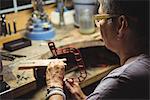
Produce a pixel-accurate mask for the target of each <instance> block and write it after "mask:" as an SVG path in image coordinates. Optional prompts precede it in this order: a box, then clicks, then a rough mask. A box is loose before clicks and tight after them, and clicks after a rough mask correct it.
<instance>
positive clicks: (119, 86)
mask: <svg viewBox="0 0 150 100" xmlns="http://www.w3.org/2000/svg"><path fill="white" fill-rule="evenodd" d="M128 81H129V80H128V78H126V77H120V76H112V77H110V76H109V77H106V78H104V79H103V80H102V81H101V82H100V84H99V85H98V86H97V87H96V89H95V90H94V92H93V93H91V94H90V95H89V96H88V97H87V99H86V100H102V99H107V100H108V99H112V98H119V97H121V96H122V95H123V94H124V93H123V90H125V88H126V86H127V83H128Z"/></svg>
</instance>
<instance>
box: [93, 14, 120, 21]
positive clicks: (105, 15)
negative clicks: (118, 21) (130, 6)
mask: <svg viewBox="0 0 150 100" xmlns="http://www.w3.org/2000/svg"><path fill="white" fill-rule="evenodd" d="M118 16H119V15H110V14H96V15H94V16H93V19H94V20H96V21H100V20H102V19H110V18H113V17H118Z"/></svg>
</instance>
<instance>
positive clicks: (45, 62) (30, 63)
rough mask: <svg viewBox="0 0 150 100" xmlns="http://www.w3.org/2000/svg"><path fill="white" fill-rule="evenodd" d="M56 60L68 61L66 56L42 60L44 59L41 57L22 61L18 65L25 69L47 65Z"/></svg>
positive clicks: (20, 68)
mask: <svg viewBox="0 0 150 100" xmlns="http://www.w3.org/2000/svg"><path fill="white" fill-rule="evenodd" d="M56 60H61V61H66V58H64V59H47V60H42V59H40V60H26V61H22V62H21V63H20V64H19V65H18V69H19V70H23V69H32V68H37V67H45V66H47V65H48V64H49V63H50V62H52V61H56Z"/></svg>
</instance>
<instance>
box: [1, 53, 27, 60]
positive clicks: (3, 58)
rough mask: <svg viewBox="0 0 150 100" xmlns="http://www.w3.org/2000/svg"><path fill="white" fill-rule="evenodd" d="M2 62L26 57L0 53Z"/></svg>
mask: <svg viewBox="0 0 150 100" xmlns="http://www.w3.org/2000/svg"><path fill="white" fill-rule="evenodd" d="M0 53H1V56H2V60H8V61H13V60H15V58H20V57H26V56H25V55H16V54H10V53H9V52H0Z"/></svg>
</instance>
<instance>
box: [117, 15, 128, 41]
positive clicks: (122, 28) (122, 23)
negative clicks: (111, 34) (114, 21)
mask: <svg viewBox="0 0 150 100" xmlns="http://www.w3.org/2000/svg"><path fill="white" fill-rule="evenodd" d="M118 23H119V27H118V38H119V39H121V38H123V37H124V35H125V33H126V31H127V28H128V21H127V18H126V17H125V16H124V15H121V16H119V18H118Z"/></svg>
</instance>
